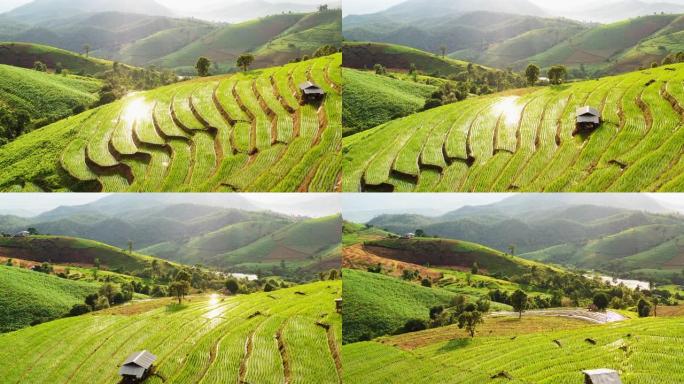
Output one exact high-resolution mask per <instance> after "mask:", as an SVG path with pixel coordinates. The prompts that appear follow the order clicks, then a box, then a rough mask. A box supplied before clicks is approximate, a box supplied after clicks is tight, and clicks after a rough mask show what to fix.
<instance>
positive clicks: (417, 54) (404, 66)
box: [342, 41, 468, 76]
mask: <svg viewBox="0 0 684 384" xmlns="http://www.w3.org/2000/svg"><path fill="white" fill-rule="evenodd" d="M342 52H343V56H344V57H343V66H344V67H346V68H354V69H372V68H373V66H374V65H375V64H380V65H382V66H383V67H386V68H388V69H391V70H402V71H408V70H409V69H410V67H411V64H415V65H416V68H417V69H418V70H419V71H421V72H423V73H427V74H441V75H444V76H446V75H450V74H454V75H455V74H458V73H461V72H463V71H465V70H466V69H467V66H468V63H467V62H465V61H460V60H454V59H450V58H442V57H441V56H438V55H435V54H432V53H428V52H425V51H421V50H419V49H415V48H411V47H407V46H402V45H396V44H386V43H371V42H354V41H346V42H345V43H344V45H343V47H342Z"/></svg>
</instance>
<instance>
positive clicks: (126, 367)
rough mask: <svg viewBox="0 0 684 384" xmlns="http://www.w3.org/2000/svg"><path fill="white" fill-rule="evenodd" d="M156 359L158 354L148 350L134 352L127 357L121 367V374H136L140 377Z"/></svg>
mask: <svg viewBox="0 0 684 384" xmlns="http://www.w3.org/2000/svg"><path fill="white" fill-rule="evenodd" d="M155 360H157V356H155V355H153V354H151V353H150V352H148V351H139V352H134V353H132V354H131V355H130V356H128V358H126V360H125V361H124V363H123V365H122V366H121V369H119V374H120V375H122V376H135V377H137V378H138V379H140V378H142V377H143V375H144V374H145V371H147V370H148V369H149V368H150V367H151V366H152V364H153V363H154V361H155Z"/></svg>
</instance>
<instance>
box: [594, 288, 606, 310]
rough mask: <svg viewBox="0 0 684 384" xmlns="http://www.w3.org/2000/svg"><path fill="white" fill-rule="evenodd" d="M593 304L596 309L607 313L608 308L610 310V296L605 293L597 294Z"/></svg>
mask: <svg viewBox="0 0 684 384" xmlns="http://www.w3.org/2000/svg"><path fill="white" fill-rule="evenodd" d="M593 302H594V305H595V306H596V308H598V310H599V311H601V312H603V311H605V310H606V308H608V304H610V302H609V300H608V296H607V295H606V294H605V293H603V292H599V293H597V294H595V295H594V300H593Z"/></svg>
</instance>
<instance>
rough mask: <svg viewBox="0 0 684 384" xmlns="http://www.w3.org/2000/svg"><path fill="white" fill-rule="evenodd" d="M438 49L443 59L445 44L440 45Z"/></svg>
mask: <svg viewBox="0 0 684 384" xmlns="http://www.w3.org/2000/svg"><path fill="white" fill-rule="evenodd" d="M439 50H440V52H442V59H443V58H444V57H445V56H446V50H447V47H446V46H445V45H440V46H439Z"/></svg>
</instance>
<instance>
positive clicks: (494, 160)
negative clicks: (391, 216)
mask: <svg viewBox="0 0 684 384" xmlns="http://www.w3.org/2000/svg"><path fill="white" fill-rule="evenodd" d="M683 79H684V65H681V64H677V65H666V66H664V67H659V68H655V69H648V70H643V71H639V72H633V73H628V74H624V75H620V76H613V77H605V78H602V79H599V80H591V81H584V82H577V83H570V84H564V85H560V86H551V87H543V88H527V89H521V90H515V91H507V92H504V93H498V94H494V95H489V96H482V97H476V98H470V99H468V100H465V101H463V102H458V103H455V104H451V105H447V106H443V107H440V108H436V109H433V110H430V111H426V112H422V113H418V114H414V115H410V116H408V117H405V118H402V119H398V120H394V121H391V122H389V123H386V124H383V125H380V126H378V127H375V128H373V129H371V130H368V131H365V132H362V133H359V134H356V135H353V136H350V137H348V138H345V139H344V146H343V153H344V158H343V170H344V181H343V185H342V189H343V190H344V191H347V192H358V191H365V192H374V191H385V192H386V191H395V192H412V191H420V192H429V191H433V192H436V191H439V192H455V191H464V192H481V191H487V192H506V191H523V192H539V191H544V192H604V191H611V192H633V191H643V192H668V191H681V190H682V189H684V157H682V153H683V151H684V150H683V148H684V145H683V143H684V129H681V126H682V122H683V119H684V117H683V113H684V87H683V86H682V80H683ZM586 105H588V106H593V107H594V108H596V109H597V110H598V111H599V113H600V114H601V124H600V125H598V127H596V128H595V129H593V130H591V131H584V132H580V133H577V134H576V109H577V108H578V107H581V106H586Z"/></svg>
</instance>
